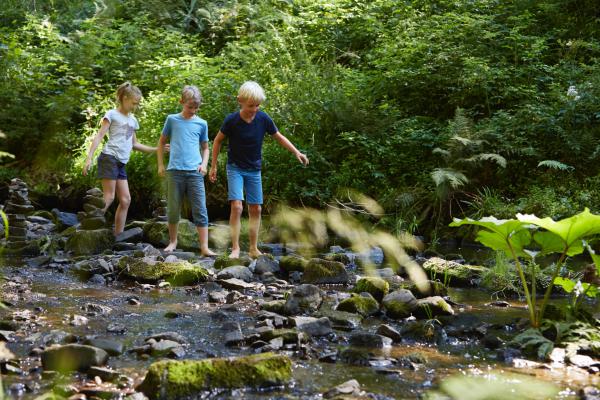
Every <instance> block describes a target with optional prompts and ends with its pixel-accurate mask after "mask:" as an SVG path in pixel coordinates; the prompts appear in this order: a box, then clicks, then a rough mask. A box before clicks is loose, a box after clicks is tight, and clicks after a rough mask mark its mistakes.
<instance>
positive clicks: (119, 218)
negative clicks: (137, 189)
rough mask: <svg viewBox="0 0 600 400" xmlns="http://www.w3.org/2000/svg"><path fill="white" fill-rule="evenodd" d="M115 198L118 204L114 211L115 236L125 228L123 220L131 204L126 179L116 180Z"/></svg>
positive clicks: (125, 218) (125, 219)
mask: <svg viewBox="0 0 600 400" xmlns="http://www.w3.org/2000/svg"><path fill="white" fill-rule="evenodd" d="M116 186H117V198H118V199H119V206H118V207H117V212H116V213H115V236H116V235H118V234H119V233H121V232H123V230H124V229H125V221H127V211H128V210H129V205H130V204H131V195H130V194H129V184H128V183H127V180H126V179H118V180H117V185H116Z"/></svg>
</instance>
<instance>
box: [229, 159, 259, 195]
mask: <svg viewBox="0 0 600 400" xmlns="http://www.w3.org/2000/svg"><path fill="white" fill-rule="evenodd" d="M227 189H228V199H229V201H231V200H244V192H246V197H247V201H246V202H247V203H248V204H262V203H263V195H262V177H261V173H260V169H244V168H240V167H238V166H237V165H235V164H229V163H228V164H227Z"/></svg>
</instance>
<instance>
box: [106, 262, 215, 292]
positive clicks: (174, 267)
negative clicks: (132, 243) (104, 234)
mask: <svg viewBox="0 0 600 400" xmlns="http://www.w3.org/2000/svg"><path fill="white" fill-rule="evenodd" d="M118 268H119V271H120V274H122V275H124V276H125V277H127V278H130V279H134V280H136V281H140V282H158V281H160V280H165V281H167V282H169V283H170V284H171V285H173V286H191V285H196V284H198V283H200V282H206V280H207V278H208V276H209V274H208V272H207V271H206V270H205V269H204V268H202V267H200V266H197V265H194V264H190V263H189V262H187V261H177V262H165V261H156V262H154V263H148V262H145V261H144V260H143V259H137V258H132V257H123V258H122V259H121V260H119V264H118Z"/></svg>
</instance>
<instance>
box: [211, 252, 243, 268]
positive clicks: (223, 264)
mask: <svg viewBox="0 0 600 400" xmlns="http://www.w3.org/2000/svg"><path fill="white" fill-rule="evenodd" d="M251 262H252V260H251V259H250V258H249V257H241V258H229V257H227V255H222V256H219V257H217V258H216V259H215V264H214V265H213V267H214V268H215V269H224V268H227V267H233V266H234V265H243V266H245V267H247V266H248V265H250V263H251Z"/></svg>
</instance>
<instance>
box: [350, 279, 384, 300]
mask: <svg viewBox="0 0 600 400" xmlns="http://www.w3.org/2000/svg"><path fill="white" fill-rule="evenodd" d="M389 291H390V284H389V283H388V282H387V281H385V280H383V279H381V278H378V277H374V276H367V277H364V278H360V279H359V280H358V281H357V282H356V286H355V287H354V292H355V293H363V292H367V293H369V294H370V295H371V296H373V297H374V298H375V300H377V301H381V300H383V298H384V297H385V295H387V294H388V292H389Z"/></svg>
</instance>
